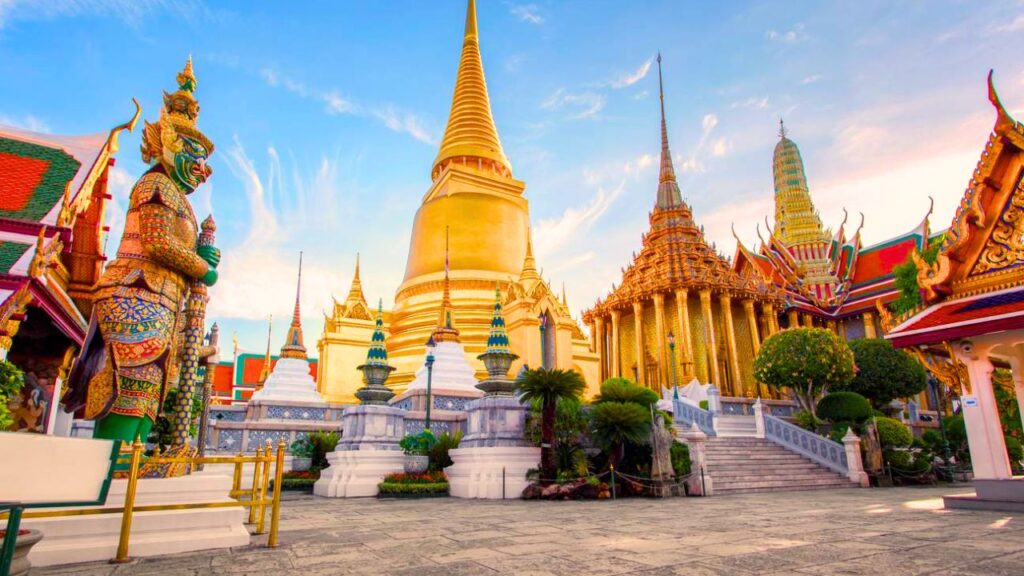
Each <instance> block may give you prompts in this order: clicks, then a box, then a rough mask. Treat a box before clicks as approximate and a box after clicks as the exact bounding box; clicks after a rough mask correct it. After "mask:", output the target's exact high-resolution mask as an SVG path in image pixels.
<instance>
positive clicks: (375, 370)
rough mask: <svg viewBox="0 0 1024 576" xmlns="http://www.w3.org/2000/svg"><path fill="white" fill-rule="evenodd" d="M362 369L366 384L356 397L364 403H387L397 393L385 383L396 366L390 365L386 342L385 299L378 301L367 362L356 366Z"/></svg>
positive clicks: (367, 352)
mask: <svg viewBox="0 0 1024 576" xmlns="http://www.w3.org/2000/svg"><path fill="white" fill-rule="evenodd" d="M356 369H357V370H362V372H363V376H364V377H365V378H366V386H364V387H362V388H360V389H359V390H356V398H358V399H359V401H360V402H362V403H363V404H387V403H388V400H390V399H391V398H392V397H393V396H394V395H395V393H394V392H392V391H391V390H390V389H389V388H388V387H386V386H385V385H384V382H385V381H387V379H388V375H389V374H391V372H393V371H394V369H395V367H394V366H390V365H388V349H387V347H386V346H385V343H384V301H383V299H381V300H378V301H377V321H376V322H375V324H374V329H373V336H371V337H370V349H369V350H367V351H366V363H365V364H362V365H360V366H357V367H356Z"/></svg>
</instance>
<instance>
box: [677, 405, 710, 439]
mask: <svg viewBox="0 0 1024 576" xmlns="http://www.w3.org/2000/svg"><path fill="white" fill-rule="evenodd" d="M672 409H673V410H674V412H675V415H674V416H675V420H676V422H682V423H683V424H685V425H686V426H692V425H693V424H697V427H698V428H700V430H701V432H703V433H705V434H707V435H708V436H717V435H718V433H717V432H715V416H714V414H712V413H711V412H709V411H707V410H704V409H703V408H700V407H698V406H694V405H693V404H689V403H687V402H683V401H682V400H680V399H678V398H675V399H673V400H672Z"/></svg>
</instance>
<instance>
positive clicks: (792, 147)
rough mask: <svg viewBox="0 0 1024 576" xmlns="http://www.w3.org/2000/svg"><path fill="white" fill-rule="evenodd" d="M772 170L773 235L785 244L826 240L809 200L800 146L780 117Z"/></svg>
mask: <svg viewBox="0 0 1024 576" xmlns="http://www.w3.org/2000/svg"><path fill="white" fill-rule="evenodd" d="M772 174H773V176H774V179H775V231H774V235H775V237H776V238H779V239H780V240H782V241H783V242H784V243H785V244H786V245H788V246H797V245H801V244H808V243H819V242H828V241H829V238H828V235H827V234H825V230H824V229H823V228H822V225H821V219H820V218H818V213H817V212H816V211H815V209H814V202H812V201H811V193H810V191H809V190H808V187H807V174H806V173H805V172H804V161H803V159H802V158H801V157H800V149H799V148H797V146H796V143H795V142H793V141H792V140H790V139H789V138H788V137H787V132H786V125H785V124H783V122H782V119H781V118H780V119H779V143H778V144H776V145H775V153H774V155H773V159H772Z"/></svg>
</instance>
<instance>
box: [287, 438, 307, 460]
mask: <svg viewBox="0 0 1024 576" xmlns="http://www.w3.org/2000/svg"><path fill="white" fill-rule="evenodd" d="M288 450H289V451H290V452H291V453H292V456H294V457H295V458H312V457H313V443H312V442H310V441H309V436H308V435H305V436H299V437H298V438H296V439H295V441H294V442H292V445H291V446H289V448H288Z"/></svg>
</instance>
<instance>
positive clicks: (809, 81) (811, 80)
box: [800, 74, 821, 85]
mask: <svg viewBox="0 0 1024 576" xmlns="http://www.w3.org/2000/svg"><path fill="white" fill-rule="evenodd" d="M818 80H821V76H820V75H819V74H812V75H810V76H807V77H805V78H804V79H803V80H801V81H800V83H801V84H804V85H807V84H814V83H815V82H817V81H818Z"/></svg>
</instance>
